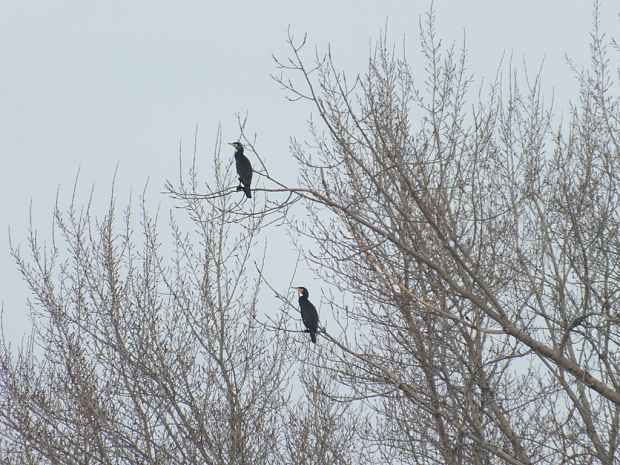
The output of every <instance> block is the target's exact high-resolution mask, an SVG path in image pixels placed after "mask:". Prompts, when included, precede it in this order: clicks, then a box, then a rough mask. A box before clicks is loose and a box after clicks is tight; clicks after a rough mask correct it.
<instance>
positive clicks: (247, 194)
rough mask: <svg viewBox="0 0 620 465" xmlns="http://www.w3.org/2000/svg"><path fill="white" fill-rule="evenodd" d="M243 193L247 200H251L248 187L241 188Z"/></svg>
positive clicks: (250, 192)
mask: <svg viewBox="0 0 620 465" xmlns="http://www.w3.org/2000/svg"><path fill="white" fill-rule="evenodd" d="M243 192H245V196H246V197H247V198H248V199H251V198H252V191H251V190H250V186H243Z"/></svg>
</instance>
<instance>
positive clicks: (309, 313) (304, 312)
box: [293, 287, 319, 344]
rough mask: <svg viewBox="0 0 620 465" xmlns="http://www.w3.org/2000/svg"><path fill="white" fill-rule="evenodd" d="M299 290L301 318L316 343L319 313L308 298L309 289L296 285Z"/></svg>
mask: <svg viewBox="0 0 620 465" xmlns="http://www.w3.org/2000/svg"><path fill="white" fill-rule="evenodd" d="M293 289H296V290H297V292H299V294H300V296H299V309H300V310H301V320H302V321H303V322H304V326H305V327H306V328H307V329H306V332H307V333H310V339H312V342H313V343H315V344H316V333H317V329H318V326H319V314H318V313H317V311H316V308H315V307H314V305H312V302H310V301H309V300H308V289H306V288H305V287H294V288H293Z"/></svg>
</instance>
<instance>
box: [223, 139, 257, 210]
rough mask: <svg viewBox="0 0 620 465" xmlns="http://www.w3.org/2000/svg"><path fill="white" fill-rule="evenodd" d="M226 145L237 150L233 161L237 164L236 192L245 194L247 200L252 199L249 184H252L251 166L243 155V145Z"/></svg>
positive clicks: (234, 143) (233, 143)
mask: <svg viewBox="0 0 620 465" xmlns="http://www.w3.org/2000/svg"><path fill="white" fill-rule="evenodd" d="M228 145H232V146H233V147H234V148H236V149H237V151H236V152H235V161H236V162H237V174H238V175H239V185H238V186H237V191H243V192H245V196H246V197H247V198H248V199H251V198H252V191H251V190H250V184H252V164H251V163H250V160H248V157H246V156H245V155H244V154H243V145H241V143H240V142H229V144H228Z"/></svg>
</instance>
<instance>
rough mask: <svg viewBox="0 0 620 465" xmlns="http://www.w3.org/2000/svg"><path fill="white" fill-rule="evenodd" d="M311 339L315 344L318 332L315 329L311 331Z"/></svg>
mask: <svg viewBox="0 0 620 465" xmlns="http://www.w3.org/2000/svg"><path fill="white" fill-rule="evenodd" d="M310 339H311V340H312V343H313V344H316V332H315V331H310Z"/></svg>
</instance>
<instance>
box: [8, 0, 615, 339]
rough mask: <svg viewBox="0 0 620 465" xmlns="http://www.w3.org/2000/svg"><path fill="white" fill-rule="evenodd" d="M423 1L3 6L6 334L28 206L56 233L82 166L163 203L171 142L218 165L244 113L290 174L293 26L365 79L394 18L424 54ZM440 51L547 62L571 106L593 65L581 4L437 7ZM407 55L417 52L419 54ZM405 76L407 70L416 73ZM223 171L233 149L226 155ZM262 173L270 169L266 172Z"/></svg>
mask: <svg viewBox="0 0 620 465" xmlns="http://www.w3.org/2000/svg"><path fill="white" fill-rule="evenodd" d="M429 4H430V2H428V1H421V0H407V1H405V0H401V1H394V0H384V1H379V0H358V1H306V2H295V1H291V0H287V1H284V0H282V1H275V0H263V1H245V2H240V1H220V2H213V1H207V0H203V1H189V0H187V1H160V0H148V1H146V0H135V1H129V0H123V1H117V0H106V1H105V2H89V1H85V0H75V1H67V0H57V1H47V0H46V1H29V0H20V1H11V0H0V160H1V162H2V164H1V169H0V176H1V182H0V189H1V192H0V213H1V215H2V216H1V218H2V220H1V221H0V226H1V229H0V256H1V259H0V267H1V269H0V276H2V280H1V281H0V299H2V301H3V302H4V322H5V329H6V330H7V332H8V333H9V335H10V336H11V338H14V337H15V336H16V335H19V334H22V333H23V332H25V331H27V328H28V325H27V318H26V317H25V313H26V306H25V300H26V298H27V292H26V288H25V286H24V285H23V284H22V283H21V280H20V277H19V276H18V273H17V270H16V267H15V265H14V263H13V261H12V259H11V257H10V256H9V245H8V233H7V231H8V226H9V225H10V227H11V231H12V235H13V238H14V240H15V241H17V242H24V238H25V231H26V226H27V224H28V211H29V205H30V202H32V204H33V221H34V224H35V226H37V227H39V228H41V229H42V230H43V231H45V232H47V231H49V225H50V217H51V209H52V206H53V202H54V197H55V195H56V191H57V189H58V188H59V186H60V192H61V199H64V202H63V201H61V203H62V204H63V205H66V204H67V198H68V196H69V194H70V191H71V187H72V184H73V180H74V178H75V175H76V172H77V170H78V168H80V169H81V175H80V176H81V186H83V189H82V191H81V192H82V194H81V195H84V201H86V200H87V199H86V196H87V194H88V193H89V186H90V185H91V184H92V183H95V184H96V186H97V187H96V188H97V190H96V193H97V195H98V196H100V197H101V198H102V199H107V196H108V194H109V186H110V181H111V179H112V175H113V173H114V169H115V167H116V165H117V164H119V175H118V180H117V184H118V186H119V192H120V193H121V195H120V197H121V198H120V199H119V200H120V202H119V203H120V204H121V205H122V204H123V201H124V200H125V199H124V198H123V195H124V194H125V193H126V192H128V191H129V189H131V188H133V190H134V192H136V191H137V192H139V191H141V190H142V187H143V186H144V184H145V182H146V180H147V178H150V186H151V189H150V191H149V192H150V194H149V195H150V198H151V199H152V201H153V202H154V203H157V202H158V201H159V198H158V195H159V194H158V192H159V191H160V190H161V186H162V184H163V182H164V179H166V178H169V177H171V175H172V174H174V172H175V170H176V168H177V152H178V146H179V140H181V139H183V140H184V141H186V142H187V144H190V143H191V141H192V139H193V132H194V128H195V126H196V125H198V127H199V141H200V143H199V144H200V145H199V155H200V156H201V157H209V156H210V155H211V154H212V147H213V142H214V136H215V134H216V131H217V127H218V124H220V123H221V125H222V130H223V137H224V139H225V140H226V141H228V140H235V139H236V138H237V136H238V129H237V126H236V118H235V114H236V113H238V112H241V113H245V112H247V113H248V115H249V124H248V128H249V131H250V132H252V133H254V132H255V133H257V135H258V142H259V147H260V148H261V149H262V152H263V153H265V154H268V156H269V159H268V162H269V163H270V164H271V166H274V167H275V166H277V167H279V168H280V170H279V171H277V170H276V171H274V173H276V174H278V175H281V176H286V175H287V173H289V172H290V177H291V179H290V180H289V181H294V179H295V165H294V163H293V162H292V160H291V157H290V155H289V153H288V142H289V139H290V138H291V137H293V136H297V137H300V136H303V135H304V133H305V129H306V121H307V117H308V115H309V113H310V111H311V108H310V107H309V106H307V105H304V104H299V103H297V104H295V103H290V102H287V101H286V100H285V99H284V94H283V93H282V91H281V90H280V89H279V87H278V85H276V84H275V83H274V82H273V81H272V80H271V79H270V77H269V74H270V73H273V72H274V63H273V61H272V58H271V55H272V54H276V55H278V56H282V57H286V56H287V46H286V31H287V28H288V26H289V25H290V27H291V30H292V31H293V32H294V33H295V34H298V35H302V34H303V33H304V32H307V33H308V40H309V42H310V43H311V44H317V45H318V46H319V47H325V46H326V45H327V44H331V46H332V51H333V54H334V56H335V60H336V62H337V63H339V64H340V65H341V66H342V68H344V69H346V70H347V71H350V72H356V71H359V72H363V71H364V64H365V60H366V58H367V56H368V50H369V43H370V41H371V40H373V39H375V38H376V37H377V36H378V33H379V31H380V29H381V28H382V27H384V25H385V24H386V20H387V23H388V29H389V37H390V39H391V40H394V41H395V42H397V43H399V44H400V43H401V42H402V38H403V36H406V38H407V44H408V48H409V49H412V50H413V49H415V47H416V46H417V35H418V19H419V17H420V15H422V14H424V13H425V11H426V10H427V8H428V6H429ZM435 6H436V10H437V18H438V26H439V27H438V29H439V32H440V35H441V37H443V38H444V39H445V40H448V41H452V40H457V41H461V40H462V39H463V36H464V34H465V35H466V40H467V45H468V49H469V57H470V59H469V69H470V70H471V71H472V72H473V73H475V74H476V76H478V77H482V76H487V77H492V76H493V74H494V72H495V70H496V68H497V65H498V62H499V59H500V57H501V56H502V54H504V53H508V54H509V53H512V54H513V56H514V57H515V61H518V62H519V63H520V62H521V61H523V60H524V61H525V62H526V63H527V64H528V66H529V67H530V69H531V70H532V71H533V70H534V69H536V68H537V67H538V66H539V65H540V63H541V61H542V60H543V58H544V62H545V64H544V69H543V77H544V81H543V82H544V84H543V88H544V89H545V91H546V92H548V93H550V92H551V91H553V92H554V93H555V96H556V102H557V105H556V106H557V107H558V108H559V109H561V108H564V109H565V108H566V103H567V99H568V98H569V97H570V95H571V92H573V91H574V89H575V85H574V81H573V80H572V78H571V76H570V72H569V69H568V66H567V65H566V63H565V60H564V55H565V54H566V53H568V54H569V55H570V56H571V57H572V58H573V59H574V60H575V61H576V62H577V63H578V64H587V60H588V32H589V30H590V27H591V23H592V17H591V12H592V5H591V3H590V2H589V1H586V0H579V1H577V0H544V1H540V0H521V1H519V2H513V1H502V0H499V1H498V0H469V1H461V0H450V1H448V0H438V1H436V2H435ZM618 9H620V4H619V2H618V1H617V0H616V1H603V5H602V10H603V15H602V19H603V23H604V27H605V28H606V30H607V31H614V30H619V29H618V25H620V22H619V21H618V18H617V10H618ZM412 57H413V54H412ZM413 65H414V69H415V68H416V67H415V63H413ZM231 160H232V151H231ZM270 170H271V167H270Z"/></svg>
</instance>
